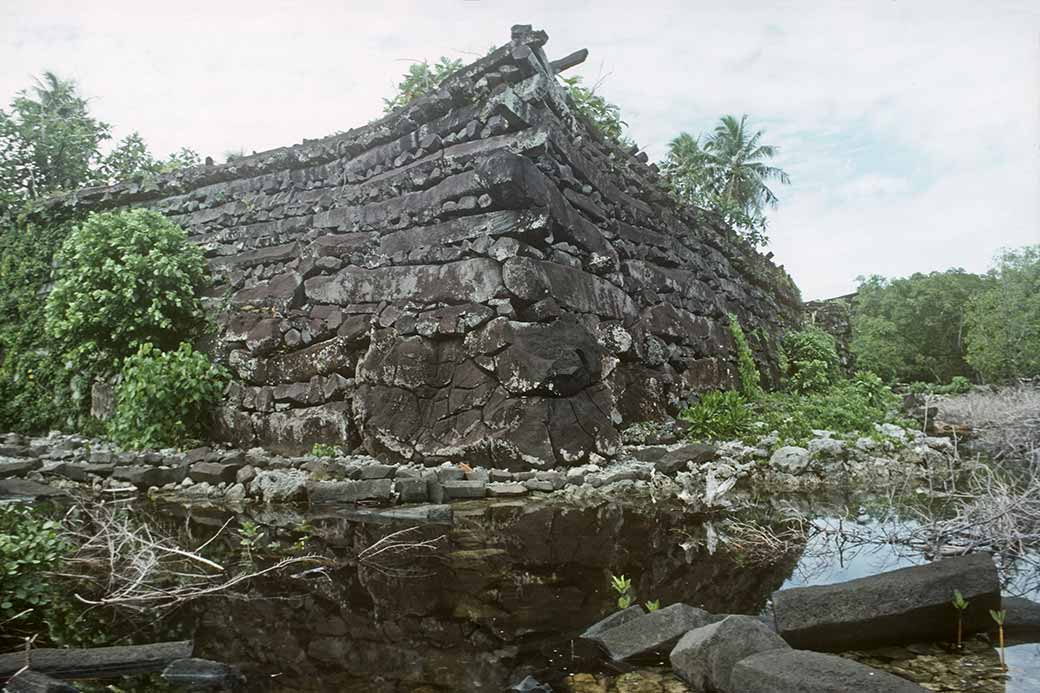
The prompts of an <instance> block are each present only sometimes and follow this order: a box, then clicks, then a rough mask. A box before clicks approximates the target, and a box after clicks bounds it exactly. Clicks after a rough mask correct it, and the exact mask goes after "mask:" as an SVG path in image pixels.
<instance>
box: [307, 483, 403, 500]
mask: <svg viewBox="0 0 1040 693" xmlns="http://www.w3.org/2000/svg"><path fill="white" fill-rule="evenodd" d="M393 485H394V482H393V481H391V480H390V479H366V480H364V481H308V482H307V500H309V501H310V502H311V503H330V502H331V503H354V502H357V501H361V500H384V501H385V500H389V499H390V492H391V490H392V489H393Z"/></svg>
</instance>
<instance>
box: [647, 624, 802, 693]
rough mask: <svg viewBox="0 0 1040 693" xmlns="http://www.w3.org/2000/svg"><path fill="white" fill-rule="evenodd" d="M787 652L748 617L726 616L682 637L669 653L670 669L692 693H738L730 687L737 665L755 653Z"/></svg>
mask: <svg viewBox="0 0 1040 693" xmlns="http://www.w3.org/2000/svg"><path fill="white" fill-rule="evenodd" d="M777 649H785V650H786V649H790V647H789V645H788V644H787V643H786V642H784V640H783V638H781V637H780V636H779V635H777V634H776V633H775V632H773V631H772V630H770V629H769V628H768V627H767V626H766V625H765V624H763V623H762V622H761V621H759V620H758V619H756V618H753V617H751V616H727V617H726V618H724V619H722V620H721V621H719V622H718V623H712V624H710V625H707V626H701V627H700V628H697V629H694V630H691V631H689V632H688V633H686V635H684V636H683V637H682V639H681V640H679V643H678V644H677V645H676V646H675V648H673V649H672V652H671V654H670V655H669V656H668V660H669V661H670V662H671V664H672V669H673V670H674V671H675V673H677V674H678V675H679V676H681V677H682V678H683V680H684V681H686V682H687V683H688V684H690V685H691V686H693V687H694V690H708V691H739V690H741V689H739V688H733V687H732V686H731V684H730V675H731V673H732V671H733V667H734V666H735V665H736V663H737V662H739V661H740V660H742V659H744V658H745V657H750V656H751V655H753V654H756V653H758V652H766V651H768V650H777Z"/></svg>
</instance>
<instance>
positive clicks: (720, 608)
mask: <svg viewBox="0 0 1040 693" xmlns="http://www.w3.org/2000/svg"><path fill="white" fill-rule="evenodd" d="M452 508H453V510H454V521H453V522H452V523H451V524H437V523H430V524H423V525H422V526H421V527H419V528H418V529H417V530H415V531H411V532H408V533H406V534H405V535H401V537H402V538H403V539H407V540H408V541H411V542H422V541H425V542H428V544H427V545H426V547H425V548H422V547H420V548H419V549H416V550H401V551H387V552H384V553H383V554H380V556H379V557H377V558H378V560H375V561H373V562H370V563H360V564H359V563H358V562H357V561H356V560H354V559H355V557H356V556H357V555H358V554H359V553H361V552H362V551H363V550H364V549H365V548H366V547H370V546H372V545H373V544H376V542H378V541H379V540H380V539H382V538H384V537H386V536H388V535H391V534H392V533H393V532H396V531H399V530H401V529H404V528H408V527H413V526H415V524H416V523H415V522H414V521H412V520H408V519H390V520H388V519H386V518H385V517H382V516H381V515H380V514H379V513H378V512H375V513H373V512H368V513H366V512H360V513H359V512H357V511H354V510H348V509H334V508H333V509H326V510H317V511H308V512H307V513H306V514H300V513H298V512H296V511H293V510H291V509H286V508H277V509H262V508H257V509H251V510H250V513H252V517H251V521H255V522H256V523H258V531H259V532H261V533H262V534H263V538H262V539H261V541H260V544H261V545H263V544H265V543H266V542H269V541H277V542H279V544H280V546H281V548H279V549H278V550H276V551H275V550H272V551H270V552H268V551H266V550H265V549H264V548H263V547H262V546H261V548H260V549H258V550H257V553H258V554H259V555H260V558H259V559H258V565H264V564H265V560H266V561H269V560H271V558H270V557H268V558H264V556H265V555H269V556H273V555H274V554H284V553H285V552H286V551H287V550H288V549H287V547H289V546H292V545H293V544H298V546H300V547H305V549H306V550H308V551H312V550H315V549H320V550H322V551H323V552H328V553H331V554H333V555H335V556H337V557H338V558H339V560H340V564H339V565H337V566H335V567H332V568H329V569H328V570H325V571H320V572H310V573H308V574H306V575H304V576H300V577H296V578H293V577H288V576H286V575H282V576H279V577H265V578H262V579H257V580H254V581H253V582H252V583H251V585H250V587H249V592H248V595H247V598H243V599H211V600H207V601H205V602H199V603H195V604H194V605H192V606H189V607H187V608H183V609H180V610H179V611H177V612H175V613H174V614H173V616H172V617H171V619H170V621H169V627H170V635H171V636H174V635H175V636H176V637H180V636H181V634H183V633H188V634H190V635H192V636H193V637H194V639H195V642H196V656H201V657H205V658H209V659H214V660H219V661H223V662H228V663H235V664H237V665H239V666H240V667H241V668H242V669H243V671H244V672H245V673H246V674H247V676H248V678H249V681H250V685H249V690H251V691H355V690H356V691H375V692H380V693H382V692H391V691H393V692H396V691H422V692H424V693H429V692H431V691H469V690H474V691H485V690H486V691H498V690H503V689H505V688H506V687H507V686H508V685H510V684H512V683H515V682H517V681H519V680H521V679H523V678H524V677H525V676H527V675H533V676H534V677H535V678H537V679H538V680H540V681H544V682H547V683H550V684H552V685H554V686H555V687H556V690H567V688H566V682H567V677H568V676H570V675H572V674H575V673H582V674H589V673H591V674H594V675H597V676H602V675H610V676H616V675H618V674H620V673H622V672H623V671H624V670H625V669H627V667H624V668H618V667H616V666H614V665H611V664H609V663H607V662H605V661H604V660H603V659H602V658H601V657H600V655H599V653H598V652H596V651H595V650H594V649H592V648H590V647H588V646H587V645H585V644H584V643H583V642H582V641H580V640H578V639H577V638H576V636H577V635H578V634H579V633H580V632H581V631H582V630H584V629H585V628H586V627H587V626H588V625H590V624H592V623H593V622H595V621H597V620H598V619H599V618H601V617H603V616H604V615H606V614H608V613H610V612H611V611H613V610H614V609H615V608H616V599H617V595H616V594H615V593H614V592H613V591H612V589H611V587H610V576H611V575H612V574H613V575H626V576H628V577H630V578H631V579H632V583H633V586H634V590H635V593H636V595H637V598H638V600H639V601H648V600H658V601H660V603H661V604H662V605H667V604H671V603H675V602H685V603H687V604H690V605H693V606H698V607H702V608H704V609H707V610H708V611H711V612H715V613H743V614H760V613H763V612H765V611H767V610H768V600H769V597H770V595H771V593H772V592H773V591H775V590H777V589H780V588H783V587H793V586H799V585H806V584H825V583H831V582H838V581H843V580H848V579H853V578H856V577H862V576H866V575H872V574H876V573H878V572H881V571H884V570H891V569H894V568H898V567H903V566H905V565H911V564H914V563H920V562H924V560H925V559H924V558H923V557H921V556H918V555H914V554H913V553H912V552H907V551H905V550H900V549H897V548H896V547H892V546H880V547H879V546H875V545H851V544H849V542H848V541H847V540H846V539H845V538H844V537H843V536H842V535H839V534H837V533H826V534H817V535H815V536H814V537H812V538H811V539H810V541H809V542H808V544H805V543H798V542H794V543H793V544H788V545H786V546H782V547H779V548H777V549H776V550H775V551H774V552H772V553H767V555H765V556H761V555H750V554H749V553H748V552H747V551H745V550H743V549H741V548H740V547H739V546H736V545H734V544H732V543H727V542H726V541H725V537H726V530H725V527H724V523H720V522H718V521H717V520H716V521H715V522H714V523H712V524H711V525H710V528H709V525H708V524H706V523H705V522H704V518H703V517H695V516H691V515H690V514H688V513H686V512H684V511H682V510H681V509H678V508H673V507H650V508H642V509H636V508H634V507H631V506H627V507H626V506H622V505H621V504H616V503H603V504H600V505H594V506H589V507H572V506H566V505H560V504H552V503H547V502H538V501H532V500H530V499H528V500H525V501H523V502H520V501H500V502H496V501H487V502H485V501H480V502H472V503H463V504H455V505H453V506H452ZM817 512H824V513H825V512H826V511H825V510H823V509H820V508H817ZM139 513H140V514H141V515H142V516H144V515H154V516H156V517H161V518H162V520H161V521H162V522H165V523H166V524H167V525H168V527H177V528H179V529H178V530H177V531H180V532H182V533H184V532H187V531H190V534H191V538H190V539H189V538H187V537H186V536H182V537H181V540H182V541H183V542H184V543H185V544H190V543H191V542H192V541H194V542H195V543H196V544H197V543H199V542H200V541H202V540H204V539H205V538H207V537H208V536H209V535H211V534H212V533H213V532H215V531H216V530H217V529H218V528H220V527H221V526H222V525H223V524H224V522H225V521H226V520H227V519H228V518H229V517H231V515H230V513H228V512H227V511H224V510H220V509H207V508H204V507H189V506H180V505H166V506H161V507H155V506H145V507H141V508H139ZM236 519H237V520H239V521H241V520H242V519H244V516H241V517H238V518H236ZM871 522H872V520H870V519H867V518H864V519H863V520H862V525H861V526H862V527H863V528H869V527H871ZM829 524H830V525H831V526H836V521H833V520H831V521H829ZM241 531H242V530H241V527H238V529H236V525H235V524H232V525H231V526H229V527H228V528H226V529H225V530H224V531H223V532H222V533H221V534H220V536H219V537H218V539H217V540H216V541H215V542H213V544H211V545H210V550H211V552H214V553H213V554H212V555H213V557H214V558H216V559H217V560H219V561H221V562H223V563H224V564H225V565H227V564H230V563H233V562H235V561H237V560H239V559H242V558H243V555H244V548H243V545H242V541H241V536H242V534H241ZM713 534H714V535H716V536H721V537H722V538H723V540H722V541H720V542H719V543H718V544H717V546H716V547H714V548H715V550H714V552H711V551H709V550H708V546H709V545H710V544H712V543H713V542H711V541H709V537H710V536H711V535H713ZM207 555H210V554H207ZM305 567H307V566H300V567H299V568H298V570H300V571H302V570H303V569H304V568H305ZM290 572H292V571H290ZM1016 577H1017V578H1018V579H1023V580H1024V579H1025V578H1027V577H1029V576H1023V575H1019V576H1016ZM1023 584H1025V583H1023ZM1011 591H1012V592H1014V593H1021V591H1020V590H1017V591H1016V590H1011ZM1027 596H1028V595H1027ZM1033 596H1034V598H1035V597H1036V595H1033ZM972 648H973V649H972V650H971V651H970V652H969V653H966V654H964V655H960V654H953V655H951V654H948V653H947V652H946V651H945V650H943V649H942V648H941V647H935V648H932V649H927V650H921V651H919V652H917V651H907V650H904V649H898V648H886V651H884V652H883V653H881V654H882V656H881V658H880V659H878V658H877V657H875V655H874V654H871V653H867V654H865V655H864V656H870V657H874V659H871V660H869V662H868V663H872V664H874V665H877V666H885V667H886V668H891V667H895V668H896V669H903V670H905V671H909V672H911V673H912V674H913V675H914V676H916V677H918V678H919V680H922V681H923V680H929V681H936V682H937V684H936V685H937V686H939V687H937V688H935V690H977V691H1002V692H1006V693H1011V692H1024V691H1033V690H1040V648H1038V646H1037V645H1035V644H1023V645H1016V646H1013V647H1010V648H1009V649H1008V663H1009V666H1010V668H1011V671H1010V675H1009V676H1004V675H1003V674H1002V673H1000V672H999V670H998V668H997V659H996V657H997V655H996V652H995V651H994V650H993V648H992V647H991V646H989V645H988V644H986V643H984V642H976V643H973V645H972ZM857 656H858V655H857ZM654 664H661V662H654V661H644V662H640V663H637V665H636V666H637V668H639V667H644V666H648V665H654ZM922 672H923V673H922ZM951 672H952V673H951ZM922 677H923V678H922ZM940 684H942V685H947V687H941V686H940ZM641 685H643V687H642V688H639V689H638V690H647V691H651V690H662V691H663V690H664V688H661V687H657V688H655V687H654V686H657V684H652V685H651V684H647V683H646V682H644V683H643V684H641ZM611 690H621V689H611ZM632 690H635V689H632ZM670 690H671V689H670ZM680 690H681V689H680Z"/></svg>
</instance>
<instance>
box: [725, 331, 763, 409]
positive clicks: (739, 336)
mask: <svg viewBox="0 0 1040 693" xmlns="http://www.w3.org/2000/svg"><path fill="white" fill-rule="evenodd" d="M729 331H730V334H731V335H733V343H734V345H735V347H736V350H737V373H738V374H739V376H740V392H741V394H743V395H744V397H746V398H747V399H749V400H756V399H758V398H759V397H761V396H762V380H761V375H760V374H759V372H758V366H757V365H755V357H754V355H753V354H752V353H751V347H750V346H748V341H747V337H745V336H744V330H743V329H742V328H741V327H740V321H739V320H737V316H735V315H733V313H730V314H729Z"/></svg>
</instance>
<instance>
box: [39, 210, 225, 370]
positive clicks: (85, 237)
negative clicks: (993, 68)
mask: <svg viewBox="0 0 1040 693" xmlns="http://www.w3.org/2000/svg"><path fill="white" fill-rule="evenodd" d="M205 283H206V265H205V260H204V258H203V255H202V250H201V249H200V248H199V247H198V246H197V245H195V244H192V243H190V242H188V238H187V235H186V234H185V233H184V231H183V229H181V228H180V227H179V226H177V225H176V224H173V223H172V222H170V221H169V220H167V219H166V218H165V217H163V216H162V215H161V214H159V213H157V212H152V211H148V210H132V211H124V212H108V213H103V214H92V215H90V216H89V217H88V218H87V220H86V221H85V222H84V223H83V224H81V225H80V226H78V227H77V228H76V229H75V230H74V231H73V232H72V234H71V235H69V237H68V238H67V239H66V240H65V242H64V243H63V244H62V247H61V250H60V251H59V253H58V255H57V270H56V273H55V282H54V288H53V289H52V290H51V292H50V295H48V297H47V304H46V329H47V333H48V335H49V336H50V337H51V338H52V339H53V340H54V342H55V344H57V345H58V346H59V348H60V349H61V351H62V353H63V355H64V356H65V357H66V358H67V359H68V360H69V362H70V363H71V364H72V365H73V366H74V367H75V368H76V369H78V370H83V371H87V372H90V373H95V374H100V373H102V372H104V370H106V368H107V367H109V366H110V365H111V364H114V363H117V362H118V361H119V360H120V359H122V358H124V357H125V356H127V355H129V354H130V353H132V352H133V351H134V349H135V348H136V345H137V344H139V343H145V342H150V343H152V344H155V345H156V346H158V347H160V348H163V349H169V348H173V347H176V345H177V344H178V343H180V342H181V341H182V340H185V339H190V338H191V337H193V336H194V335H196V334H197V333H198V332H199V331H200V330H201V328H202V326H203V324H204V312H203V308H202V303H201V301H200V300H199V293H200V292H201V290H202V289H203V288H204V286H205Z"/></svg>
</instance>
